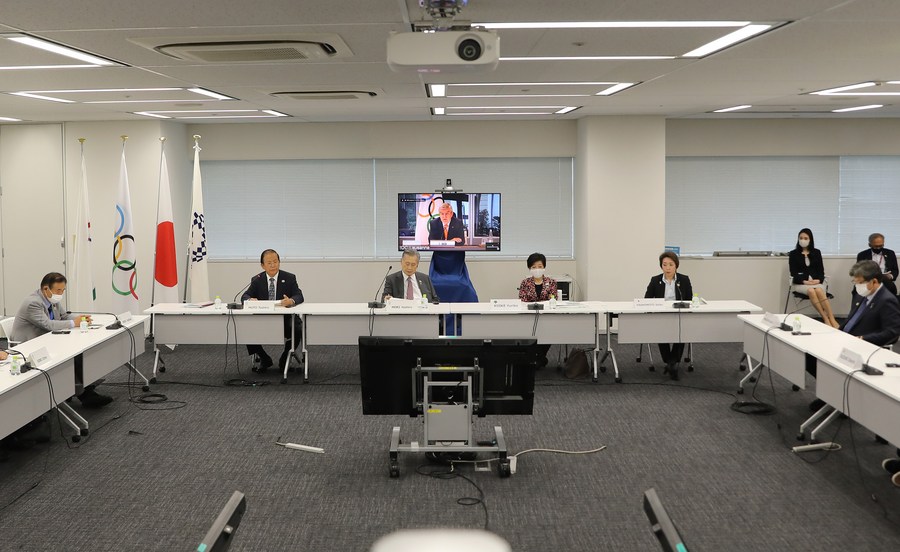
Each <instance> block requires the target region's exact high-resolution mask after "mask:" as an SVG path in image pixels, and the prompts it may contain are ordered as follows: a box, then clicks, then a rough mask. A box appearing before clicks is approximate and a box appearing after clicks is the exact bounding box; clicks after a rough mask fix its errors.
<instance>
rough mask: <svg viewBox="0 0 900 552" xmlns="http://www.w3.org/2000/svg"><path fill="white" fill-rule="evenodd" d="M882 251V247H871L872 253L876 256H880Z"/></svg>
mask: <svg viewBox="0 0 900 552" xmlns="http://www.w3.org/2000/svg"><path fill="white" fill-rule="evenodd" d="M882 251H884V248H883V247H873V248H872V253H875V254H876V255H880V254H881V252H882Z"/></svg>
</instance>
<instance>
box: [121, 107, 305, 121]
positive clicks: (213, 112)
mask: <svg viewBox="0 0 900 552" xmlns="http://www.w3.org/2000/svg"><path fill="white" fill-rule="evenodd" d="M134 114H135V115H144V116H146V117H156V118H158V119H251V118H256V119H271V118H273V117H290V115H287V114H285V113H281V112H280V111H275V110H272V109H264V110H259V109H189V110H182V111H176V110H173V111H135V112H134ZM207 114H209V115H207Z"/></svg>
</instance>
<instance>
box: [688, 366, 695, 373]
mask: <svg viewBox="0 0 900 552" xmlns="http://www.w3.org/2000/svg"><path fill="white" fill-rule="evenodd" d="M693 371H694V365H693V364H688V372H693Z"/></svg>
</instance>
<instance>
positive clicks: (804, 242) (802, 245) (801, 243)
mask: <svg viewBox="0 0 900 552" xmlns="http://www.w3.org/2000/svg"><path fill="white" fill-rule="evenodd" d="M797 243H799V244H800V247H809V240H797Z"/></svg>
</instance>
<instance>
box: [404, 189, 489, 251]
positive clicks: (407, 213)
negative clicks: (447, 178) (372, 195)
mask: <svg viewBox="0 0 900 552" xmlns="http://www.w3.org/2000/svg"><path fill="white" fill-rule="evenodd" d="M397 211H398V215H399V218H398V221H397V245H398V249H400V250H403V249H406V248H409V247H411V248H413V249H417V250H419V251H500V234H501V231H500V194H488V193H481V194H468V193H452V194H451V193H431V194H398V195H397Z"/></svg>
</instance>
